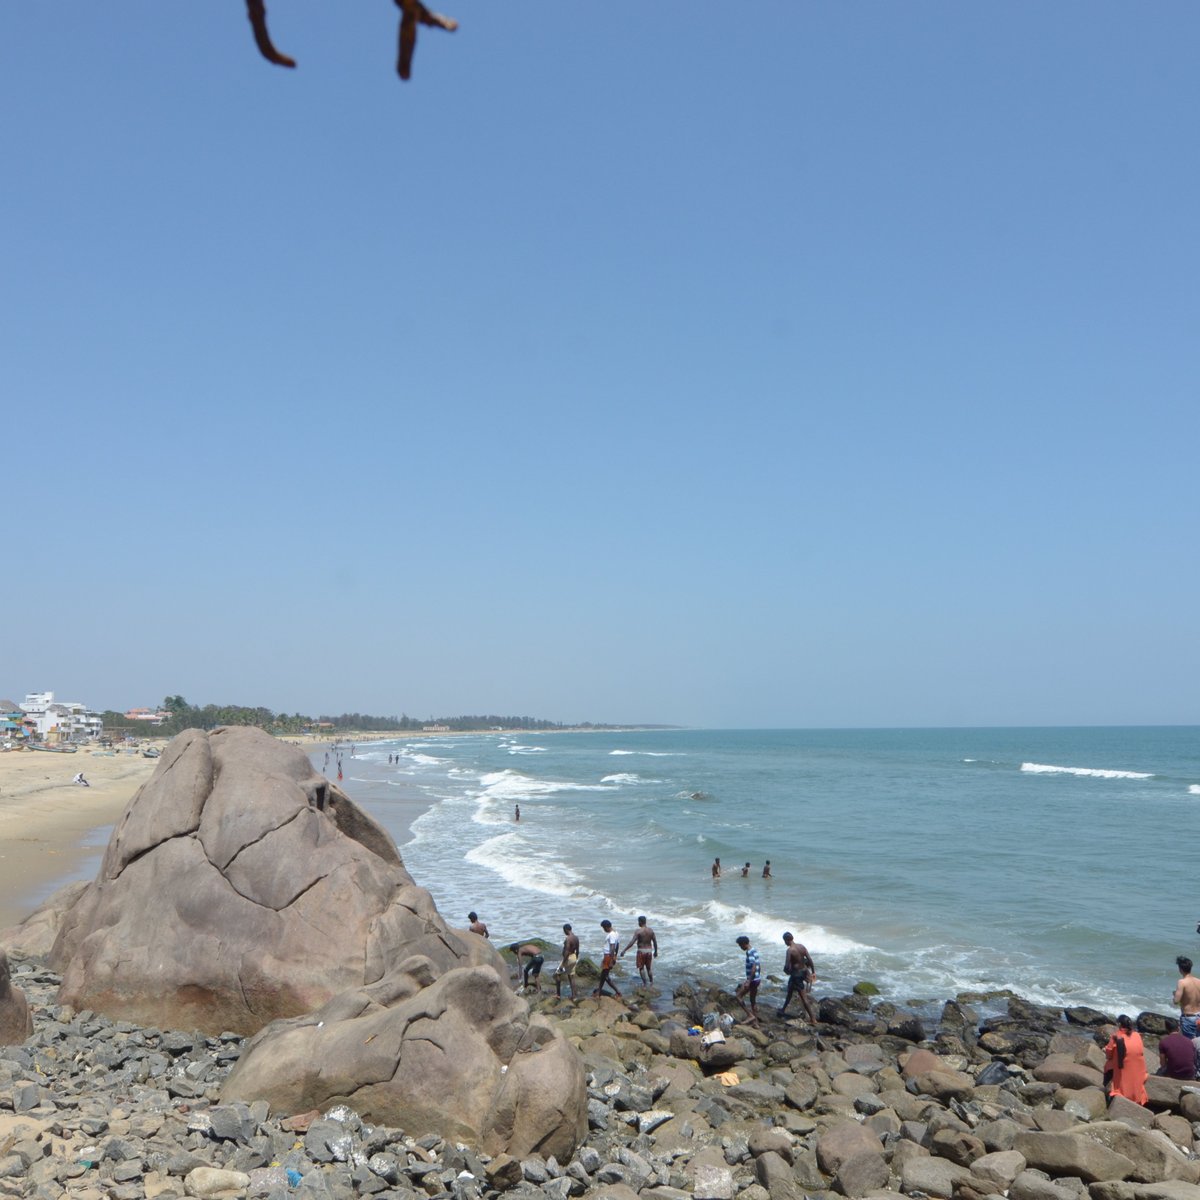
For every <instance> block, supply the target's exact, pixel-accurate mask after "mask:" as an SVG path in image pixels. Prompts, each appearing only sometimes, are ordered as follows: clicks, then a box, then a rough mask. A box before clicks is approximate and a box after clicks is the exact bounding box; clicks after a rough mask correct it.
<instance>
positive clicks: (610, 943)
mask: <svg viewBox="0 0 1200 1200" xmlns="http://www.w3.org/2000/svg"><path fill="white" fill-rule="evenodd" d="M600 928H601V929H603V930H604V957H603V958H601V960H600V982H599V983H598V984H596V990H595V991H594V992H593V993H592V995H593V996H603V995H604V989H605V988H606V987H609V988H611V989H612V994H613V995H614V996H616V997H617V998H618V999H620V997H621V993H620V992H619V991H617V985H616V984H615V983H613V981H612V980H611V979H610V978H609V977H608V976H609V972H610V971H611V970H612V969H613V967H615V966H616V965H617V955H618V954H619V953H620V950H621V939H620V937H619V936H618V934H617V932H616V930H615V929H613V927H612V922H611V921H610V920H608V918H607V917H606V918H605V919H604V920H603V921H601V922H600Z"/></svg>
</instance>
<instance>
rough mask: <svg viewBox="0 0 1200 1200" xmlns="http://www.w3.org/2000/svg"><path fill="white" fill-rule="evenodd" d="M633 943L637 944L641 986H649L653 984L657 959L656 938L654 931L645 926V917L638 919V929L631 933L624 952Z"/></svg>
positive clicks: (623, 951) (623, 953)
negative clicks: (631, 935)
mask: <svg viewBox="0 0 1200 1200" xmlns="http://www.w3.org/2000/svg"><path fill="white" fill-rule="evenodd" d="M634 942H637V969H638V974H639V975H640V976H641V977H642V984H643V985H644V986H649V985H650V984H652V983H653V982H654V960H655V959H656V958H657V957H658V938H656V937H655V936H654V930H653V929H651V928H650V926H649V925H647V924H646V918H645V917H638V927H637V929H635V930H634V931H633V937H631V938H630V939H629V942H628V944H627V945H626V947H625V950H628V949H629V947H630V946H632V945H633V943H634ZM625 950H622V951H621V955H622V957H624V955H625Z"/></svg>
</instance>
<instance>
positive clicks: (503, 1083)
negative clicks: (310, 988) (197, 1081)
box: [221, 957, 587, 1162]
mask: <svg viewBox="0 0 1200 1200" xmlns="http://www.w3.org/2000/svg"><path fill="white" fill-rule="evenodd" d="M221 1098H222V1100H223V1101H224V1102H232V1101H236V1100H245V1101H254V1100H266V1101H267V1102H268V1103H269V1104H270V1106H271V1108H272V1110H273V1111H274V1112H277V1113H281V1112H282V1113H298V1112H306V1111H309V1110H311V1109H314V1108H318V1109H326V1108H328V1107H329V1106H331V1105H334V1104H347V1105H349V1106H350V1107H351V1108H353V1109H354V1110H355V1111H356V1112H358V1113H359V1114H361V1115H362V1116H363V1117H365V1118H367V1119H368V1120H370V1121H374V1122H376V1123H379V1124H383V1125H390V1126H394V1127H398V1128H400V1129H405V1130H413V1131H416V1130H419V1131H420V1132H422V1133H431V1132H433V1133H438V1134H440V1135H441V1136H442V1137H444V1138H446V1139H447V1140H448V1141H462V1142H467V1143H470V1144H473V1145H477V1146H479V1147H481V1148H482V1149H483V1150H484V1151H485V1152H487V1153H489V1154H500V1153H507V1154H510V1155H511V1156H512V1157H513V1158H516V1159H523V1158H527V1157H529V1155H531V1154H540V1155H542V1156H543V1157H549V1156H550V1155H553V1156H554V1157H555V1158H556V1159H558V1161H559V1162H567V1161H568V1160H569V1159H570V1157H571V1155H572V1154H573V1153H574V1152H575V1148H576V1146H577V1145H578V1144H579V1142H580V1141H581V1140H582V1138H583V1137H584V1135H585V1133H586V1132H587V1090H586V1086H585V1082H584V1070H583V1060H582V1059H581V1057H580V1055H579V1053H578V1051H576V1050H575V1048H574V1047H573V1046H572V1045H571V1044H570V1043H569V1042H568V1041H567V1040H566V1039H565V1038H564V1037H563V1036H562V1035H561V1033H559V1032H558V1031H557V1030H556V1029H555V1028H553V1027H552V1026H551V1025H550V1024H549V1022H547V1021H546V1020H545V1018H543V1017H538V1016H533V1017H531V1016H530V1014H529V1009H528V1006H527V1005H526V1004H525V1002H524V1001H523V1000H521V999H519V998H518V997H517V996H515V995H514V994H513V992H512V989H511V987H510V986H509V985H508V984H507V983H506V982H505V981H503V980H501V979H500V977H499V976H498V975H497V974H496V972H495V971H493V970H492V969H491V968H490V967H474V968H458V969H453V970H450V971H446V972H444V973H442V974H440V975H439V973H438V968H437V967H436V965H435V964H434V963H433V962H432V961H431V960H430V959H428V958H423V957H413V958H410V959H409V960H407V961H406V962H405V963H403V964H402V965H401V966H400V967H399V968H397V969H396V970H394V971H392V972H391V973H390V974H389V975H388V976H387V977H386V978H384V979H382V980H380V981H379V982H378V983H375V984H372V985H370V986H367V987H362V988H356V989H353V990H350V991H347V992H344V993H342V994H341V995H339V996H336V997H335V998H334V999H333V1000H331V1001H330V1002H329V1003H328V1004H326V1005H325V1006H324V1007H323V1008H321V1009H319V1010H318V1011H317V1012H314V1013H312V1014H310V1015H308V1016H304V1017H294V1018H291V1019H287V1020H281V1021H276V1022H274V1023H273V1024H271V1025H269V1026H267V1027H266V1028H265V1029H263V1030H261V1031H260V1032H259V1033H258V1034H257V1035H256V1036H255V1037H253V1038H252V1039H251V1040H250V1041H249V1042H248V1043H247V1044H246V1046H245V1047H244V1049H243V1051H242V1055H241V1057H240V1058H239V1060H238V1062H237V1065H236V1066H235V1067H234V1069H233V1071H232V1072H231V1073H230V1075H229V1076H228V1078H227V1079H226V1081H225V1083H224V1085H223V1086H222V1090H221Z"/></svg>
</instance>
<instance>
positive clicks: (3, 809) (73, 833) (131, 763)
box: [0, 749, 158, 929]
mask: <svg viewBox="0 0 1200 1200" xmlns="http://www.w3.org/2000/svg"><path fill="white" fill-rule="evenodd" d="M157 761H158V760H157V759H151V758H143V757H142V754H141V752H140V751H137V752H133V753H129V752H126V751H121V752H120V753H116V754H113V753H111V752H109V753H107V754H106V753H104V752H102V751H99V750H95V751H93V750H87V749H81V750H80V751H79V752H78V753H76V754H45V753H38V752H35V751H30V750H12V751H7V752H4V753H0V929H6V928H7V927H8V926H10V925H14V924H16V922H18V921H20V920H22V919H23V918H24V917H26V916H28V915H29V913H30V912H31V911H32V910H33V908H35V907H36V906H37V905H38V904H39V903H41V901H42V900H43V899H45V897H46V896H48V895H49V894H50V893H51V892H52V891H53V890H54V888H55V887H56V886H58V884H60V883H64V882H67V881H68V880H69V879H70V878H72V877H74V876H75V874H76V873H77V872H78V870H79V868H80V866H81V864H82V863H83V862H85V861H86V859H87V858H88V857H89V856H90V855H94V854H96V853H98V852H99V850H100V849H102V848H103V838H96V837H93V836H90V835H94V834H96V833H97V831H100V830H104V829H105V828H106V827H107V826H109V825H111V824H113V822H115V821H116V819H117V818H118V817H119V816H120V815H121V813H122V812H123V811H124V809H125V805H126V804H128V803H129V800H130V799H131V798H132V796H133V794H134V793H135V792H136V791H137V790H138V788H139V787H141V785H142V784H143V783H144V782H145V781H146V780H147V779H149V778H150V776H151V775H152V774H153V773H154V768H155V765H156V763H157ZM80 771H82V772H83V774H84V777H85V778H86V779H87V780H88V782H89V784H91V786H90V787H80V786H79V785H78V784H75V783H72V782H71V780H72V779H74V777H75V775H76V774H77V773H78V772H80Z"/></svg>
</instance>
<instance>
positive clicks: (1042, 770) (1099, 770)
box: [1021, 762, 1154, 779]
mask: <svg viewBox="0 0 1200 1200" xmlns="http://www.w3.org/2000/svg"><path fill="white" fill-rule="evenodd" d="M1021 770H1022V771H1026V772H1028V773H1029V774H1031V775H1080V776H1086V777H1087V778H1089V779H1153V778H1154V775H1153V774H1151V773H1148V772H1145V771H1110V770H1107V769H1105V768H1103V767H1055V766H1051V765H1050V764H1049V763H1031V762H1023V763H1022V764H1021Z"/></svg>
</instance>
